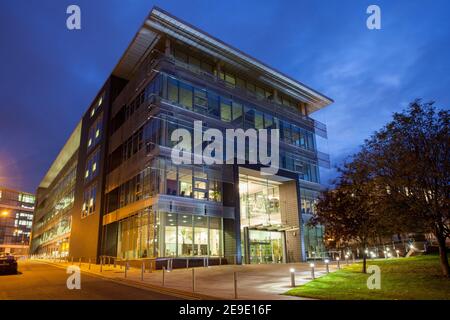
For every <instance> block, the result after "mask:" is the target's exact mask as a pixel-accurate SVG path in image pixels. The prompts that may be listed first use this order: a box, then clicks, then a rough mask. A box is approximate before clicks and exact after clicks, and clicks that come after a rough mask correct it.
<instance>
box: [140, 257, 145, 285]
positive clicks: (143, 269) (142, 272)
mask: <svg viewBox="0 0 450 320" xmlns="http://www.w3.org/2000/svg"><path fill="white" fill-rule="evenodd" d="M144 272H145V262H144V261H142V267H141V281H144Z"/></svg>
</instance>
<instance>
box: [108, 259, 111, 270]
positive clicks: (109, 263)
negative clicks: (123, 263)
mask: <svg viewBox="0 0 450 320" xmlns="http://www.w3.org/2000/svg"><path fill="white" fill-rule="evenodd" d="M108 268H111V257H108Z"/></svg>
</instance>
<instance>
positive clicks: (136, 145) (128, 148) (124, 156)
mask: <svg viewBox="0 0 450 320" xmlns="http://www.w3.org/2000/svg"><path fill="white" fill-rule="evenodd" d="M143 130H144V127H141V128H139V129H138V131H136V132H135V133H134V134H133V135H132V136H131V137H129V138H128V139H127V140H126V141H125V142H123V143H122V144H121V145H120V146H118V147H117V148H116V149H115V150H114V151H113V152H112V153H111V154H110V155H109V157H108V173H109V172H111V171H113V170H114V169H116V168H117V167H118V166H120V165H121V164H122V163H123V162H125V161H126V160H128V159H130V158H131V157H132V156H133V155H135V154H136V153H138V152H139V151H140V150H141V149H142V147H143V145H144V137H143V134H144V133H143Z"/></svg>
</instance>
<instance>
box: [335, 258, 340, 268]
mask: <svg viewBox="0 0 450 320" xmlns="http://www.w3.org/2000/svg"><path fill="white" fill-rule="evenodd" d="M336 261H337V268H338V270H339V269H340V268H341V265H340V263H339V257H336Z"/></svg>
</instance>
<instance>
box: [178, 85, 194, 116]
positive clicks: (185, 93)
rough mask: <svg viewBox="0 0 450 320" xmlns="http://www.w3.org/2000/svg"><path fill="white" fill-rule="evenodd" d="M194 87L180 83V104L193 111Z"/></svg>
mask: <svg viewBox="0 0 450 320" xmlns="http://www.w3.org/2000/svg"><path fill="white" fill-rule="evenodd" d="M192 89H193V88H192V87H191V86H190V85H187V84H185V83H182V82H181V83H180V104H181V105H183V106H184V107H186V108H188V109H189V110H192Z"/></svg>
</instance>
